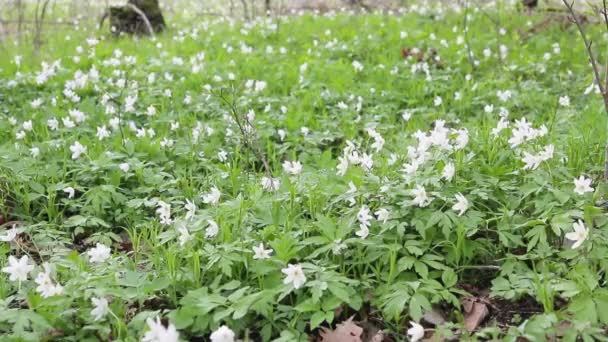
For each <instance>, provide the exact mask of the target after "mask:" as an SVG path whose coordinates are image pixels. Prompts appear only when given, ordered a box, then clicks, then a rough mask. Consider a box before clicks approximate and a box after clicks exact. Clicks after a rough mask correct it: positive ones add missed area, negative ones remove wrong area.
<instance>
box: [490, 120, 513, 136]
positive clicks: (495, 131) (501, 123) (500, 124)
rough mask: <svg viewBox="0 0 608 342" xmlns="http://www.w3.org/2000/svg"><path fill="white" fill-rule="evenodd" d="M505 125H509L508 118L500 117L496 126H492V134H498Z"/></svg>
mask: <svg viewBox="0 0 608 342" xmlns="http://www.w3.org/2000/svg"><path fill="white" fill-rule="evenodd" d="M507 127H509V120H507V119H506V118H504V117H501V118H500V121H498V124H497V125H496V128H492V135H493V136H498V134H499V133H500V132H501V131H502V130H503V129H505V128H507Z"/></svg>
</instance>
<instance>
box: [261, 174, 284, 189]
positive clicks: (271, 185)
mask: <svg viewBox="0 0 608 342" xmlns="http://www.w3.org/2000/svg"><path fill="white" fill-rule="evenodd" d="M280 187H281V180H280V179H278V178H270V177H264V178H262V188H263V189H264V190H266V191H277V190H279V188H280Z"/></svg>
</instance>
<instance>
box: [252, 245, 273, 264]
mask: <svg viewBox="0 0 608 342" xmlns="http://www.w3.org/2000/svg"><path fill="white" fill-rule="evenodd" d="M253 252H254V255H253V258H254V259H261V260H263V259H268V258H270V253H272V249H264V243H263V242H260V245H259V246H253Z"/></svg>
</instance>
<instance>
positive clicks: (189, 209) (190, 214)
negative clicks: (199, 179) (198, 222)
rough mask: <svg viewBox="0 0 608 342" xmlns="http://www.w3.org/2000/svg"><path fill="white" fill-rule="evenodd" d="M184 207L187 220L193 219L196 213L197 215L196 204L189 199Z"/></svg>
mask: <svg viewBox="0 0 608 342" xmlns="http://www.w3.org/2000/svg"><path fill="white" fill-rule="evenodd" d="M184 209H186V220H192V219H193V218H194V215H196V204H194V202H192V201H190V200H188V199H187V200H186V205H184Z"/></svg>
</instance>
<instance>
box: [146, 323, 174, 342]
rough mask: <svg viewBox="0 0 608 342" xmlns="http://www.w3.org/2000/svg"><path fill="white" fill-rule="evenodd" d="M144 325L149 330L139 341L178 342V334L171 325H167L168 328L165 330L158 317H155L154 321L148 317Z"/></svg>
mask: <svg viewBox="0 0 608 342" xmlns="http://www.w3.org/2000/svg"><path fill="white" fill-rule="evenodd" d="M146 323H147V324H148V327H149V328H150V330H148V331H147V332H146V334H145V335H144V337H143V338H142V339H141V341H142V342H178V340H179V333H178V332H177V329H175V326H174V325H173V324H171V323H169V326H168V327H166V328H165V326H164V325H163V324H162V322H161V321H160V317H156V320H153V319H152V317H150V318H148V319H147V320H146Z"/></svg>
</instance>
